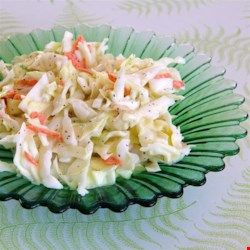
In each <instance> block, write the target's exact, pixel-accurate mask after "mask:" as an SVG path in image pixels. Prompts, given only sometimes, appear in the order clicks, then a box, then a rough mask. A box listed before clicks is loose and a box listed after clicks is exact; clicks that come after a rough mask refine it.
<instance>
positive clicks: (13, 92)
mask: <svg viewBox="0 0 250 250" xmlns="http://www.w3.org/2000/svg"><path fill="white" fill-rule="evenodd" d="M2 98H5V99H15V100H21V99H22V98H21V95H20V94H19V93H18V92H17V90H15V89H12V90H9V91H8V92H7V93H6V94H5V95H4V96H3V97H2Z"/></svg>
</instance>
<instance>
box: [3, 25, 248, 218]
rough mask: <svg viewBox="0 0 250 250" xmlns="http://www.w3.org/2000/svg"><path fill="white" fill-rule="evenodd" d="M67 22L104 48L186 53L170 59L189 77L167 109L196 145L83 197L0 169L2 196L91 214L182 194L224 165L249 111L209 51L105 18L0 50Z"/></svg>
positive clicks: (19, 48) (8, 53) (40, 42)
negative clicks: (172, 160)
mask: <svg viewBox="0 0 250 250" xmlns="http://www.w3.org/2000/svg"><path fill="white" fill-rule="evenodd" d="M66 30H70V31H71V32H73V33H74V36H77V35H78V34H83V35H84V36H85V38H86V40H87V41H99V42H100V41H102V40H103V39H104V38H106V37H108V38H109V43H108V45H109V51H108V52H110V53H112V54H114V55H119V54H120V53H122V54H123V55H124V56H129V55H130V54H135V55H136V56H138V57H141V58H147V57H150V58H153V59H159V58H161V57H163V56H169V57H176V56H182V57H184V58H185V59H186V64H184V65H173V67H176V68H177V69H178V70H179V71H180V74H181V76H182V78H183V80H184V81H185V83H186V89H185V90H182V91H181V92H180V94H182V95H183V96H185V99H184V100H181V101H178V102H176V103H175V104H174V105H173V106H172V107H171V108H170V112H171V114H172V115H174V116H175V118H174V120H173V122H174V124H175V125H177V126H179V127H180V129H181V132H182V134H183V136H184V141H185V142H186V143H188V144H191V145H193V147H192V151H191V153H190V155H188V156H186V157H185V158H184V159H183V160H182V161H180V162H178V163H176V164H174V165H172V166H168V165H166V164H162V163H161V164H160V166H161V171H160V172H158V173H148V172H141V173H134V174H133V176H132V178H131V179H129V180H127V179H124V178H121V177H119V178H117V181H116V184H114V185H112V186H105V187H98V188H94V189H91V190H89V193H88V194H87V195H85V196H84V197H82V196H80V195H79V194H77V192H76V191H75V190H70V189H68V188H67V187H65V188H64V189H62V190H54V189H48V188H46V187H44V186H43V185H39V186H37V185H34V184H32V183H30V182H29V181H28V180H27V179H25V178H24V177H22V176H17V175H16V174H13V173H9V172H1V173H0V199H1V200H8V199H11V198H13V199H17V200H19V201H20V203H21V205H22V206H23V207H25V208H34V207H37V206H40V205H41V206H46V207H48V208H49V209H50V210H51V211H52V212H55V213H59V212H63V211H65V210H67V209H68V208H76V209H78V210H79V211H81V212H82V213H85V214H91V213H94V212H95V211H96V210H97V209H98V208H100V207H103V208H109V209H111V210H113V211H116V212H121V211H124V210H125V209H126V208H127V207H128V206H129V205H130V204H133V203H138V204H140V205H142V206H152V205H154V204H155V203H156V201H157V198H158V197H162V196H167V197H171V198H177V197H180V196H181V195H182V194H183V188H184V187H185V186H187V185H193V186H199V185H203V184H204V183H205V182H206V177H205V174H207V173H208V172H209V171H221V170H222V169H223V168H224V167H225V166H224V162H223V158H224V157H225V156H228V155H235V154H237V153H238V152H239V147H238V145H237V144H236V143H235V141H236V140H237V139H239V138H243V137H245V136H246V130H245V129H244V128H242V127H241V126H240V125H239V124H240V122H242V121H244V120H246V119H247V113H246V112H244V111H242V110H240V109H239V106H240V105H241V104H242V103H243V102H244V98H243V97H242V96H239V95H237V94H234V92H233V89H235V88H236V83H235V82H234V81H231V80H227V79H224V77H223V75H224V73H225V69H224V68H215V67H213V66H212V65H211V64H210V60H211V58H209V57H208V56H206V55H200V54H197V53H195V52H194V49H193V47H192V46H191V45H187V44H185V45H182V44H181V45H178V44H176V43H175V42H174V39H173V38H171V37H164V36H157V35H155V34H154V33H153V32H149V31H147V32H141V33H137V32H135V31H134V30H133V29H132V28H127V27H126V28H118V29H113V28H111V27H110V26H107V25H103V26H98V27H89V26H86V25H78V26H76V27H74V28H67V27H55V28H54V29H52V30H49V31H44V30H34V31H32V32H31V33H30V34H17V35H14V36H12V37H10V38H9V39H7V40H5V41H1V42H0V58H1V59H2V60H4V61H5V62H11V61H12V59H13V58H14V57H15V56H17V55H21V54H25V53H30V52H32V51H35V50H42V49H43V48H44V46H45V45H46V44H47V43H48V42H50V41H52V40H56V41H60V40H61V39H62V37H63V33H64V31H66ZM12 158H13V153H12V152H11V151H9V150H6V149H4V148H3V147H0V160H2V161H6V162H11V161H12Z"/></svg>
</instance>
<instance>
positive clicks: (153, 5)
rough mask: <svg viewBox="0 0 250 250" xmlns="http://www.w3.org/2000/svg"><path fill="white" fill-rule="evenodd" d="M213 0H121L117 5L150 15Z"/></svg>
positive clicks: (183, 8)
mask: <svg viewBox="0 0 250 250" xmlns="http://www.w3.org/2000/svg"><path fill="white" fill-rule="evenodd" d="M212 2H213V0H185V1H179V0H177V1H172V0H144V1H140V0H120V1H117V7H118V9H120V10H123V11H126V12H129V13H131V12H136V13H137V14H138V15H145V16H147V15H149V14H151V13H152V12H156V13H158V14H160V13H163V12H165V13H167V14H174V13H180V12H182V11H183V10H185V11H189V10H190V9H192V8H199V7H201V6H206V5H208V4H210V3H212Z"/></svg>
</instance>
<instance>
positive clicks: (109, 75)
mask: <svg viewBox="0 0 250 250" xmlns="http://www.w3.org/2000/svg"><path fill="white" fill-rule="evenodd" d="M108 78H109V80H110V81H111V82H115V81H116V79H117V77H116V75H115V74H114V73H112V72H108Z"/></svg>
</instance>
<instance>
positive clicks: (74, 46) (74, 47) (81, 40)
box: [71, 36, 85, 53]
mask: <svg viewBox="0 0 250 250" xmlns="http://www.w3.org/2000/svg"><path fill="white" fill-rule="evenodd" d="M84 41H85V39H84V37H83V36H78V37H77V38H76V40H75V42H74V44H73V46H72V50H71V52H72V53H74V52H75V51H76V50H77V48H78V45H79V43H83V42H84Z"/></svg>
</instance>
